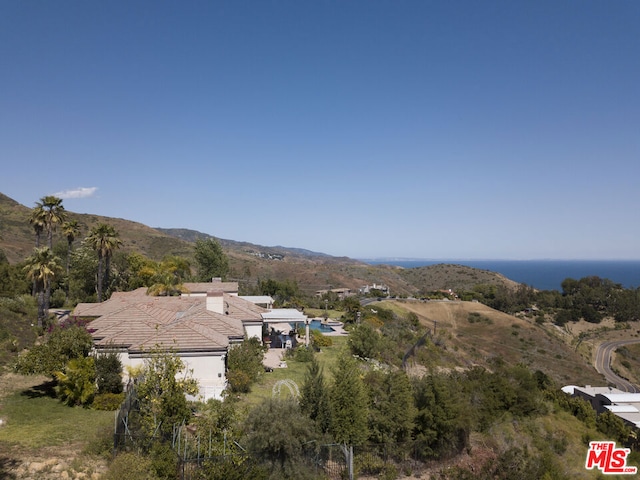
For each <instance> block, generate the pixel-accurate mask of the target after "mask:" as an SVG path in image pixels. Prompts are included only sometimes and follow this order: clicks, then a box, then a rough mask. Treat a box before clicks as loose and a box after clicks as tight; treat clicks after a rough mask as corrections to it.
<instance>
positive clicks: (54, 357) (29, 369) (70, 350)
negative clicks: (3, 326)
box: [16, 325, 95, 378]
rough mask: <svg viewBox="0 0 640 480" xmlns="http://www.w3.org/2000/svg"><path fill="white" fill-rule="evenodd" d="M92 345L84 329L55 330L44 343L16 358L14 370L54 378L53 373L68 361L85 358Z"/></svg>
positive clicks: (65, 328)
mask: <svg viewBox="0 0 640 480" xmlns="http://www.w3.org/2000/svg"><path fill="white" fill-rule="evenodd" d="M92 345H93V339H92V338H91V335H90V334H89V332H87V330H86V329H85V328H84V327H80V326H77V325H71V326H68V327H64V328H55V329H54V330H53V331H52V332H51V334H50V335H49V338H48V339H47V341H46V342H45V343H41V344H40V345H36V346H34V347H33V348H32V349H31V350H29V351H28V352H27V353H26V354H24V355H20V356H19V357H18V362H17V364H16V370H17V371H18V373H21V374H23V375H34V374H42V375H51V376H52V377H55V372H58V371H63V370H64V369H65V367H66V365H67V362H69V360H71V359H73V358H82V357H86V356H87V355H88V354H89V351H90V350H91V347H92ZM94 378H95V377H94Z"/></svg>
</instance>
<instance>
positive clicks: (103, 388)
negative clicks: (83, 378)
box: [96, 352, 122, 393]
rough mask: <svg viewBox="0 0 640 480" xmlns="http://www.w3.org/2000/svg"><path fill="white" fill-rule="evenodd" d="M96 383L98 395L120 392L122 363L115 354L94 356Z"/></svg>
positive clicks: (108, 353)
mask: <svg viewBox="0 0 640 480" xmlns="http://www.w3.org/2000/svg"><path fill="white" fill-rule="evenodd" d="M96 383H97V384H98V392H100V393H120V392H122V362H121V361H120V357H118V354H117V353H116V352H106V353H101V354H98V355H96Z"/></svg>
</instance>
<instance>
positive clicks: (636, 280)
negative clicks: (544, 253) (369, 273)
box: [362, 260, 640, 291]
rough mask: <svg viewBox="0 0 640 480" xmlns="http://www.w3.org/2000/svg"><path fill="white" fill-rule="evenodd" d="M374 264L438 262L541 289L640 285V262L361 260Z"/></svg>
mask: <svg viewBox="0 0 640 480" xmlns="http://www.w3.org/2000/svg"><path fill="white" fill-rule="evenodd" d="M362 261H364V262H366V263H369V264H371V265H378V264H386V265H398V266H401V267H404V268H413V267H423V266H426V265H436V264H439V263H451V264H456V265H466V266H468V267H472V268H479V269H482V270H490V271H492V272H497V273H501V274H502V275H504V276H505V277H507V278H510V279H511V280H514V281H516V282H519V283H524V284H526V285H529V286H531V287H533V288H537V289H539V290H559V291H562V287H561V284H562V281H563V280H565V279H566V278H573V279H575V280H580V279H581V278H584V277H590V276H598V277H600V278H606V279H609V280H611V281H613V282H614V283H619V284H621V285H622V286H623V287H625V288H637V287H639V286H640V260H362Z"/></svg>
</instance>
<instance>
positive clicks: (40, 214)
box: [29, 204, 45, 248]
mask: <svg viewBox="0 0 640 480" xmlns="http://www.w3.org/2000/svg"><path fill="white" fill-rule="evenodd" d="M44 217H45V213H44V209H43V208H42V205H40V204H36V206H35V207H34V208H33V210H31V217H30V218H29V223H30V224H31V226H32V227H33V230H34V231H35V233H36V248H39V247H40V237H41V236H42V232H43V231H44V222H45V218H44Z"/></svg>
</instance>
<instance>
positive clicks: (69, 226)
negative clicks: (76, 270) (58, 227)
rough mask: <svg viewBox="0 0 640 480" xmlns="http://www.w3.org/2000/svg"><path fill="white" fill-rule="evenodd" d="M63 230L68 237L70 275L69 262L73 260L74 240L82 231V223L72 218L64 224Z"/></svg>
mask: <svg viewBox="0 0 640 480" xmlns="http://www.w3.org/2000/svg"><path fill="white" fill-rule="evenodd" d="M62 232H63V233H64V236H65V237H67V277H69V263H70V262H71V250H72V248H73V241H74V240H75V239H76V237H77V236H78V234H79V233H80V224H79V223H78V221H77V220H70V221H68V222H64V223H63V224H62Z"/></svg>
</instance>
